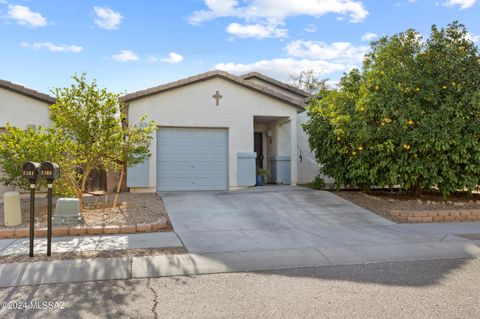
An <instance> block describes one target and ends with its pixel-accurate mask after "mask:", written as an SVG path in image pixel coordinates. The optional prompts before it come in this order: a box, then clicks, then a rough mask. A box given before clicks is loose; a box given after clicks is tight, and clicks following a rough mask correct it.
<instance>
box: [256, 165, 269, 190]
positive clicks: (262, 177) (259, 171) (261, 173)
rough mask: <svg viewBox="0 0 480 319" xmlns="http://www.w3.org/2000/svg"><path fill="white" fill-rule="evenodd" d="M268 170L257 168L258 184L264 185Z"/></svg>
mask: <svg viewBox="0 0 480 319" xmlns="http://www.w3.org/2000/svg"><path fill="white" fill-rule="evenodd" d="M268 175H269V174H268V170H267V169H265V168H258V169H257V186H264V185H265V181H266V180H267V177H268Z"/></svg>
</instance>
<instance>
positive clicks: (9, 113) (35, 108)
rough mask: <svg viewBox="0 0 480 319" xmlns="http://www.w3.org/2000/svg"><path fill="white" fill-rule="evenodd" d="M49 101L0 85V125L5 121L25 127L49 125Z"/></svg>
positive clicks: (3, 125)
mask: <svg viewBox="0 0 480 319" xmlns="http://www.w3.org/2000/svg"><path fill="white" fill-rule="evenodd" d="M48 106H49V103H46V102H42V101H39V100H36V99H33V98H31V97H28V96H25V95H21V94H19V93H16V92H13V91H11V90H7V89H4V88H1V87H0V127H5V126H6V125H7V123H10V125H12V126H16V127H19V128H23V129H26V128H27V126H28V125H32V124H33V125H36V126H42V127H48V126H49V125H50V120H49V116H50V113H49V111H48Z"/></svg>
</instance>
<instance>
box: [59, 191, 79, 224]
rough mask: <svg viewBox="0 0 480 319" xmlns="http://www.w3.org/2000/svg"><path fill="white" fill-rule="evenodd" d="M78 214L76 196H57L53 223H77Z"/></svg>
mask: <svg viewBox="0 0 480 319" xmlns="http://www.w3.org/2000/svg"><path fill="white" fill-rule="evenodd" d="M81 221H82V218H81V216H80V200H79V199H78V198H59V199H58V200H57V206H56V209H55V216H54V217H53V224H54V225H78V224H80V223H81Z"/></svg>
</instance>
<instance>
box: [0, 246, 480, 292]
mask: <svg viewBox="0 0 480 319" xmlns="http://www.w3.org/2000/svg"><path fill="white" fill-rule="evenodd" d="M479 245H480V241H476V242H475V241H467V240H457V241H445V242H433V243H432V242H430V243H410V244H385V245H357V246H339V247H328V248H327V247H325V248H303V249H281V250H265V251H244V252H224V253H207V254H185V255H170V256H168V255H163V256H146V257H121V258H97V259H83V260H57V261H50V262H45V261H43V262H32V263H13V264H1V265H0V287H11V286H22V285H38V284H52V283H66V282H81V281H95V280H111V279H131V278H145V277H163V276H177V275H201V274H210V273H224V272H243V271H262V270H274V269H291V268H309V267H320V266H332V265H351V264H365V263H374V262H386V261H390V262H398V261H415V260H437V259H454V258H479V257H480V247H479Z"/></svg>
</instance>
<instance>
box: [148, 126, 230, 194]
mask: <svg viewBox="0 0 480 319" xmlns="http://www.w3.org/2000/svg"><path fill="white" fill-rule="evenodd" d="M227 141H228V139H227V130H226V129H205V128H160V129H159V130H158V134H157V190H159V191H173V190H224V189H227V170H228V165H227V160H228V159H227V158H228V147H227Z"/></svg>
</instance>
